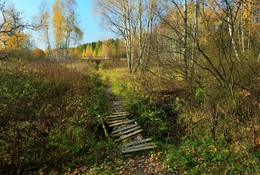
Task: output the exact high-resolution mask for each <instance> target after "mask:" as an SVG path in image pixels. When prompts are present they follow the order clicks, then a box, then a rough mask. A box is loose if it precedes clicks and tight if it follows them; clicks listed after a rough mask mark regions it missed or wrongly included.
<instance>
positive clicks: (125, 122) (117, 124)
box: [109, 120, 135, 127]
mask: <svg viewBox="0 0 260 175" xmlns="http://www.w3.org/2000/svg"><path fill="white" fill-rule="evenodd" d="M133 122H135V120H128V121H124V122H118V123H114V124H111V125H109V127H114V126H119V125H123V124H129V123H133Z"/></svg>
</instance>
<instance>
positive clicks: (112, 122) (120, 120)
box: [107, 118, 129, 124]
mask: <svg viewBox="0 0 260 175" xmlns="http://www.w3.org/2000/svg"><path fill="white" fill-rule="evenodd" d="M124 121H129V119H127V118H126V119H119V120H112V121H108V122H107V123H108V124H114V123H120V122H124Z"/></svg>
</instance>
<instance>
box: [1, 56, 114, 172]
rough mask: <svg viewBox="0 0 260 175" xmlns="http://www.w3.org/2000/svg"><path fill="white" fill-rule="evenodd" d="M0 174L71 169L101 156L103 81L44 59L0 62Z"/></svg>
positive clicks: (103, 141) (104, 102) (103, 146)
mask: <svg viewBox="0 0 260 175" xmlns="http://www.w3.org/2000/svg"><path fill="white" fill-rule="evenodd" d="M0 91H1V92H0V160H1V161H0V174H16V173H18V174H20V173H23V174H30V173H32V174H35V173H36V172H42V173H48V172H50V171H54V170H57V171H60V172H65V171H69V169H70V168H73V167H76V166H80V165H84V166H88V165H90V164H91V163H94V162H95V161H99V160H100V158H102V160H104V159H105V158H104V157H106V156H105V155H107V154H109V148H110V147H111V146H113V144H112V143H111V142H109V141H106V139H104V134H103V131H102V127H101V119H102V116H104V115H105V114H106V113H107V110H108V109H109V108H108V105H109V101H108V99H107V96H106V94H105V85H104V84H103V83H102V81H101V80H100V79H99V77H98V76H97V75H94V74H93V73H91V72H90V71H89V70H88V69H85V70H81V71H80V72H79V71H77V70H75V69H72V68H67V67H65V66H64V64H61V63H58V62H48V61H31V62H26V61H21V60H16V59H12V60H8V61H1V62H0Z"/></svg>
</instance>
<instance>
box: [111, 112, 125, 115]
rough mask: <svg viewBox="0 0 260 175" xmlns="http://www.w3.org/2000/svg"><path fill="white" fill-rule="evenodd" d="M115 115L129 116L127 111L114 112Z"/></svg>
mask: <svg viewBox="0 0 260 175" xmlns="http://www.w3.org/2000/svg"><path fill="white" fill-rule="evenodd" d="M112 114H113V115H117V114H128V112H125V111H117V112H113V113H112Z"/></svg>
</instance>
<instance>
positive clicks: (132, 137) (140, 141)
mask: <svg viewBox="0 0 260 175" xmlns="http://www.w3.org/2000/svg"><path fill="white" fill-rule="evenodd" d="M106 122H107V124H108V125H109V127H112V128H113V131H112V137H113V138H115V139H116V141H120V142H122V146H121V151H122V153H123V154H126V153H131V152H136V151H142V150H147V149H152V148H155V147H156V145H155V143H154V142H152V139H151V138H146V139H144V138H143V136H142V135H141V132H142V131H143V130H142V128H141V126H139V124H138V123H137V122H136V121H135V120H134V119H132V120H131V119H129V114H128V113H126V112H115V113H113V114H112V115H109V116H107V118H106Z"/></svg>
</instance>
